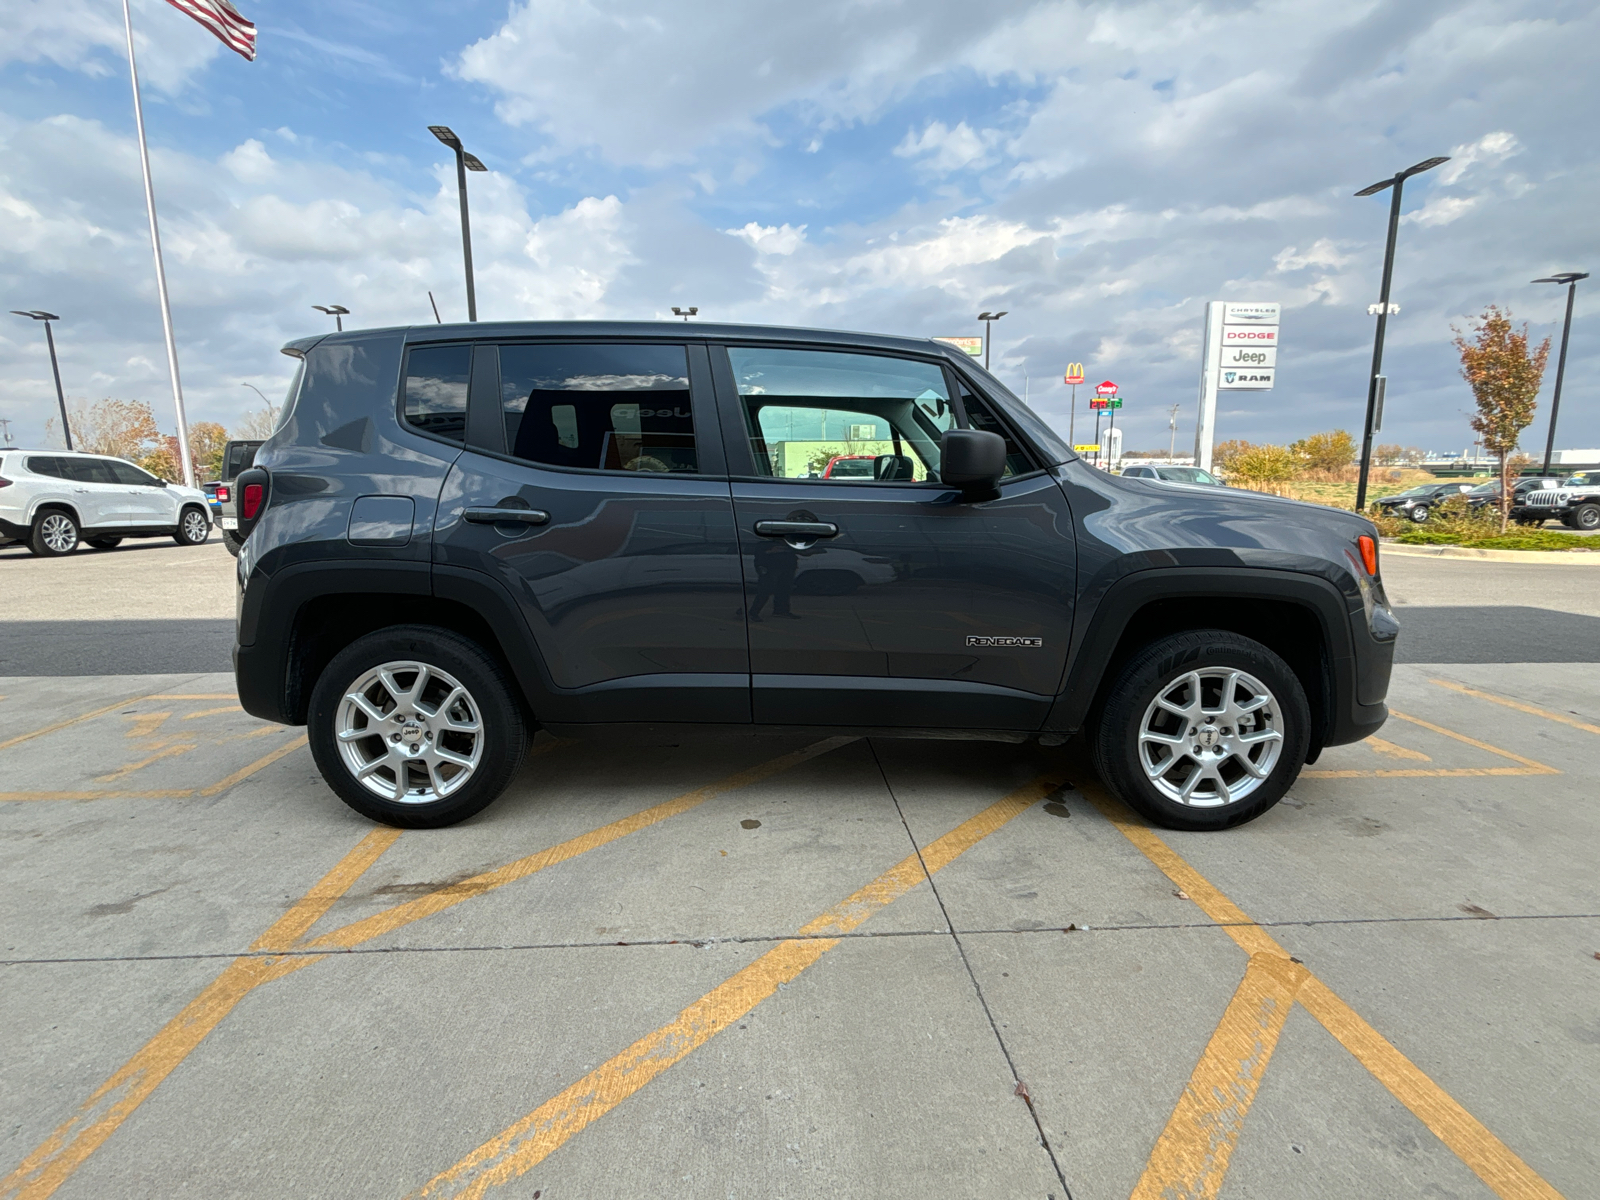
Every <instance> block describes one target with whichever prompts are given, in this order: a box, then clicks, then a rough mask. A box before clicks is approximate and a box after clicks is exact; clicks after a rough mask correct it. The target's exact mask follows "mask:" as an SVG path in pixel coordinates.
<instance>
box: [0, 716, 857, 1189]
mask: <svg viewBox="0 0 1600 1200" xmlns="http://www.w3.org/2000/svg"><path fill="white" fill-rule="evenodd" d="M303 740H304V739H303V738H301V739H297V741H303ZM855 740H857V739H855V738H853V737H836V738H828V739H826V740H824V741H820V742H817V743H815V744H813V745H811V746H807V747H805V748H804V749H801V750H797V751H795V752H794V753H792V754H785V755H783V756H781V757H779V758H775V759H770V760H769V761H767V762H764V763H761V764H759V765H757V766H754V767H751V768H749V769H748V770H745V771H740V772H738V773H737V774H735V775H730V776H728V777H727V778H726V779H723V780H720V781H718V782H717V783H713V784H710V785H708V786H706V787H703V788H698V789H696V790H695V791H693V792H688V793H686V794H685V795H683V796H680V797H678V798H677V799H676V800H669V801H666V802H665V803H663V804H658V805H656V806H655V807H654V808H649V809H645V810H644V812H643V813H637V814H635V816H634V817H632V818H624V819H623V820H622V821H614V822H612V823H611V824H610V825H606V826H602V827H601V828H600V829H598V830H595V831H593V832H592V833H590V834H586V835H584V836H582V837H579V838H573V839H572V840H571V841H567V842H563V843H562V844H561V845H560V846H557V847H553V848H552V850H550V851H543V852H541V853H540V854H534V855H529V856H528V857H527V858H523V859H519V860H517V862H515V863H512V864H510V866H509V867H505V868H502V869H501V871H500V872H494V871H491V872H488V873H486V874H485V875H479V876H476V877H474V879H469V880H466V881H464V882H463V883H458V884H450V885H447V886H445V887H442V888H439V889H438V890H437V891H434V892H430V893H428V894H427V895H425V896H419V897H418V898H417V899H416V900H413V901H410V902H409V903H406V904H400V905H396V906H395V907H394V908H391V909H386V910H385V911H384V912H381V913H378V914H375V916H373V917H369V918H367V919H366V920H364V921H357V922H355V923H354V924H352V925H347V926H345V927H343V928H342V929H336V930H334V931H333V932H332V933H330V934H326V935H324V936H323V937H321V938H318V939H316V940H315V941H312V942H309V943H307V942H304V941H302V940H301V939H303V938H304V937H305V935H306V934H307V933H308V932H310V930H311V927H312V926H313V925H315V924H316V922H317V921H318V920H320V919H321V918H322V917H323V916H324V915H325V914H326V913H327V911H328V909H329V908H330V907H331V906H332V905H333V902H334V901H335V900H337V899H339V897H340V896H343V895H344V894H345V892H347V891H348V890H349V889H350V887H351V886H352V885H353V884H354V883H355V881H356V879H357V878H358V877H359V876H360V875H361V873H362V871H365V870H366V869H367V867H368V866H370V865H371V864H372V863H373V862H376V861H377V858H378V856H379V855H380V854H382V853H383V851H384V850H387V849H388V848H389V846H391V845H393V844H394V841H395V839H396V838H398V837H399V836H400V831H399V830H397V829H377V830H374V831H373V832H372V833H370V834H368V835H367V837H366V838H365V839H363V840H362V842H361V843H360V845H358V846H357V847H356V848H355V849H354V850H352V851H351V852H350V854H348V855H346V856H345V858H344V859H343V860H342V861H341V862H340V864H339V865H338V866H337V867H335V868H334V869H333V871H331V872H329V874H328V875H327V876H326V877H324V878H323V880H322V881H321V882H320V883H318V884H317V886H316V887H315V888H313V889H312V890H311V891H310V892H308V893H307V894H306V895H305V896H304V897H303V898H302V899H301V900H300V901H298V902H297V903H296V904H295V905H294V906H293V907H292V908H290V910H289V911H288V912H287V913H285V914H284V915H283V916H282V917H280V918H279V919H278V920H277V921H276V922H274V923H273V925H272V927H271V928H270V929H268V930H267V932H266V933H264V934H262V935H261V937H259V938H257V939H256V940H255V942H253V943H252V944H251V947H250V949H251V950H253V951H255V952H257V954H260V952H261V951H272V950H290V949H300V948H303V947H306V946H320V945H325V944H333V945H338V946H342V947H346V948H348V947H353V946H357V945H359V944H360V943H362V942H364V941H368V940H370V939H371V938H374V937H378V936H380V935H381V934H384V933H387V932H390V931H391V930H393V929H398V928H400V927H401V926H403V925H407V924H410V923H411V922H412V921H419V920H421V919H422V918H423V917H425V916H428V915H430V914H431V913H434V912H439V911H442V910H443V909H446V908H449V907H450V906H451V905H453V904H458V903H460V901H462V900H465V899H468V898H469V897H471V896H475V895H483V894H484V893H485V892H488V891H492V890H493V889H494V888H496V887H500V886H503V885H504V884H506V883H510V882H511V881H512V880H513V879H521V878H525V877H526V876H528V875H531V874H533V873H534V872H535V871H539V870H542V869H543V868H544V867H547V866H550V865H552V864H553V863H556V862H564V861H566V860H567V859H569V858H573V857H576V856H577V855H578V854H581V853H583V852H584V850H591V849H594V848H596V847H598V846H603V845H605V844H606V843H608V842H611V841H615V840H616V839H617V838H618V837H621V836H623V834H624V833H631V832H633V830H634V829H643V828H645V827H646V826H648V825H653V824H655V823H657V822H658V821H662V820H665V819H666V818H667V817H669V816H672V815H673V814H674V813H676V812H685V811H687V810H688V809H691V808H694V807H695V806H696V805H698V804H701V803H704V802H705V801H706V800H709V799H710V798H711V797H713V796H717V795H721V794H722V793H723V792H725V791H729V790H731V789H732V788H733V787H744V786H746V785H748V784H750V783H754V782H757V781H759V780H762V779H765V778H767V777H768V776H770V775H775V774H777V773H778V772H779V771H783V770H787V769H788V768H789V767H792V766H796V765H798V764H799V763H801V762H804V761H806V760H807V759H810V758H814V757H816V756H817V755H819V754H825V753H827V752H828V751H830V750H836V749H838V748H839V747H840V746H843V745H847V744H849V743H850V742H853V741H855ZM561 744H563V743H561V742H560V741H556V740H552V741H551V742H549V743H547V744H546V745H545V749H546V750H548V749H553V748H554V747H555V746H558V745H561ZM293 748H294V747H293V746H288V747H284V748H283V752H284V753H287V751H288V750H292V749H293ZM535 749H538V747H537V746H536V747H535ZM269 757H271V756H269ZM255 765H256V766H258V767H259V766H264V765H265V763H264V762H262V763H258V764H255ZM184 794H185V795H192V794H193V793H192V792H186V793H184ZM668 810H670V811H668ZM649 814H655V815H653V816H652V817H651V819H648V820H640V818H643V817H646V816H647V815H649ZM624 827H626V828H624ZM607 833H609V836H597V835H602V834H607ZM579 847H581V848H579ZM363 848H365V849H363ZM555 851H564V853H561V854H559V855H555V856H553V857H552V855H554V852H555ZM363 856H365V857H364V859H363ZM363 861H364V865H362V866H361V867H360V869H359V870H356V869H355V867H356V864H357V863H359V862H363ZM513 868H517V870H515V871H514V872H513V873H510V874H506V875H504V877H501V876H502V872H510V871H512V869H513ZM351 872H353V873H351ZM491 879H493V880H494V882H492V883H490V884H488V885H485V884H484V882H483V881H486V880H491ZM475 883H476V884H478V886H477V887H476V888H474V889H473V890H469V891H466V892H464V893H461V892H460V889H462V888H468V887H469V886H470V885H473V884H475ZM458 893H460V894H458ZM429 901H434V903H432V904H429V903H428V902H429ZM326 957H328V956H327V955H326V954H297V955H293V956H286V957H272V956H261V957H242V958H238V959H235V960H234V961H233V962H232V963H230V964H229V965H228V966H227V967H226V968H225V969H224V970H223V972H222V974H221V975H219V976H218V977H217V978H216V979H215V980H213V981H212V982H211V983H210V984H209V985H208V986H207V987H206V988H205V990H204V991H202V992H201V993H200V995H198V996H196V997H195V999H194V1000H192V1001H191V1002H190V1003H189V1004H188V1006H187V1007H185V1008H184V1010H183V1011H182V1012H180V1013H179V1014H178V1015H177V1016H176V1017H174V1018H173V1019H172V1020H171V1021H170V1022H168V1023H167V1025H166V1027H165V1028H164V1029H163V1030H162V1031H161V1032H160V1033H158V1034H157V1035H156V1036H155V1037H154V1038H152V1039H151V1041H150V1042H149V1043H147V1044H146V1045H145V1047H144V1048H143V1049H142V1050H140V1051H139V1053H138V1054H136V1055H134V1057H133V1058H132V1059H130V1060H129V1061H128V1062H127V1063H126V1064H125V1065H124V1066H123V1067H122V1069H121V1070H119V1071H118V1072H117V1073H116V1074H115V1075H113V1076H112V1077H111V1078H110V1079H109V1080H107V1081H106V1082H105V1083H104V1084H103V1085H101V1087H100V1089H99V1090H98V1091H97V1092H95V1094H94V1095H93V1096H91V1097H90V1098H89V1099H88V1100H87V1101H85V1103H84V1105H83V1107H82V1109H80V1110H79V1112H78V1115H77V1116H75V1117H73V1118H72V1119H71V1120H69V1121H67V1122H66V1123H65V1124H64V1125H62V1126H61V1127H60V1128H59V1129H57V1130H56V1132H55V1133H53V1134H52V1135H51V1136H50V1137H49V1138H48V1139H46V1140H45V1142H44V1143H43V1144H42V1145H41V1146H39V1148H38V1149H36V1150H35V1151H34V1152H33V1153H32V1154H30V1155H29V1156H28V1157H27V1158H26V1159H24V1160H23V1162H22V1164H21V1165H20V1166H19V1167H17V1169H16V1170H15V1171H13V1172H12V1173H11V1174H10V1175H8V1176H6V1178H5V1179H4V1180H0V1200H44V1198H45V1197H47V1196H49V1195H51V1194H52V1193H53V1192H54V1191H55V1190H56V1188H58V1187H60V1186H61V1184H62V1183H64V1182H65V1181H66V1179H67V1178H68V1177H69V1176H70V1175H71V1174H72V1172H73V1171H75V1170H77V1168H78V1167H79V1166H80V1165H82V1163H83V1162H84V1160H86V1159H87V1158H88V1157H89V1155H91V1154H93V1153H94V1151H95V1150H96V1149H97V1148H98V1147H99V1146H100V1144H101V1143H102V1142H104V1141H105V1140H106V1138H108V1137H110V1136H111V1134H112V1133H114V1132H115V1131H116V1128H117V1126H118V1125H120V1124H121V1123H122V1122H123V1121H124V1120H125V1119H126V1118H127V1116H128V1114H129V1113H131V1112H132V1111H133V1110H134V1109H135V1108H137V1107H138V1106H139V1104H140V1103H142V1102H143V1101H144V1099H145V1097H147V1096H149V1095H150V1093H151V1092H153V1091H155V1089H156V1087H157V1086H158V1085H159V1084H160V1083H161V1081H162V1080H163V1079H165V1078H166V1077H167V1076H168V1075H169V1074H171V1073H172V1071H173V1070H174V1069H175V1068H176V1067H177V1066H178V1064H179V1063H181V1062H182V1061H183V1060H184V1058H186V1057H187V1056H188V1055H189V1053H190V1052H191V1051H193V1050H194V1049H195V1047H197V1046H198V1045H199V1044H200V1043H201V1042H202V1041H204V1040H205V1038H206V1036H207V1035H208V1034H209V1033H210V1032H211V1031H212V1030H213V1029H215V1028H216V1027H217V1025H218V1024H219V1023H221V1021H222V1019H223V1018H224V1017H226V1016H227V1015H228V1014H229V1013H230V1012H232V1011H233V1009H234V1008H235V1007H236V1006H237V1005H238V1003H239V1001H241V1000H243V999H244V997H245V996H246V995H247V994H249V992H251V991H252V990H253V989H255V988H257V987H259V986H261V985H262V984H263V983H270V982H271V981H272V980H274V979H281V978H282V977H283V976H285V975H288V974H291V973H292V972H294V971H298V970H300V969H301V968H302V967H309V966H310V965H311V964H312V963H315V962H321V961H322V960H323V959H324V958H326Z"/></svg>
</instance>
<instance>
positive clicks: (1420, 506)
mask: <svg viewBox="0 0 1600 1200" xmlns="http://www.w3.org/2000/svg"><path fill="white" fill-rule="evenodd" d="M1472 488H1473V485H1472V484H1470V483H1463V482H1462V481H1461V480H1459V479H1453V480H1450V481H1448V482H1445V483H1424V484H1419V485H1418V486H1416V487H1414V488H1407V489H1406V490H1405V491H1403V492H1396V493H1395V494H1394V495H1393V496H1384V497H1382V498H1381V499H1379V500H1376V501H1374V503H1375V504H1377V506H1378V509H1379V511H1380V512H1382V513H1383V515H1384V516H1386V517H1408V518H1410V519H1411V520H1413V521H1415V522H1416V523H1417V524H1419V525H1420V524H1422V522H1424V521H1426V520H1427V519H1428V514H1429V513H1431V512H1432V511H1433V510H1434V508H1435V506H1437V505H1438V504H1439V503H1440V502H1441V501H1443V500H1445V499H1448V498H1449V497H1451V496H1459V495H1463V494H1464V493H1466V492H1470V491H1471V490H1472Z"/></svg>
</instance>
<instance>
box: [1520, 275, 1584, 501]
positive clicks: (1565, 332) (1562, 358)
mask: <svg viewBox="0 0 1600 1200" xmlns="http://www.w3.org/2000/svg"><path fill="white" fill-rule="evenodd" d="M1587 278H1589V272H1587V271H1562V272H1560V273H1559V274H1556V275H1546V276H1545V277H1544V278H1543V279H1535V280H1534V281H1533V282H1535V283H1564V284H1566V285H1567V319H1566V323H1565V324H1563V325H1562V326H1561V353H1560V354H1559V355H1558V356H1557V357H1556V390H1555V393H1554V394H1553V395H1552V396H1551V397H1550V432H1549V434H1548V435H1547V436H1546V437H1545V440H1544V471H1543V474H1545V475H1548V474H1550V458H1551V456H1552V455H1553V454H1554V453H1555V449H1556V417H1557V415H1559V414H1560V412H1561V381H1562V379H1563V378H1565V377H1566V374H1567V339H1568V338H1569V337H1571V336H1572V301H1573V299H1574V298H1575V297H1576V296H1577V294H1578V280H1580V279H1587Z"/></svg>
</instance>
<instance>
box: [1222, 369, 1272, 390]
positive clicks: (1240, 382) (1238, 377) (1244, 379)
mask: <svg viewBox="0 0 1600 1200" xmlns="http://www.w3.org/2000/svg"><path fill="white" fill-rule="evenodd" d="M1274 374H1275V372H1274V371H1273V370H1272V369H1271V368H1270V367H1263V368H1260V369H1255V370H1242V369H1241V370H1234V369H1232V368H1230V367H1223V368H1222V374H1221V375H1220V377H1219V378H1218V379H1217V386H1218V387H1219V388H1223V389H1224V390H1226V389H1230V388H1231V389H1233V390H1234V391H1265V390H1268V389H1270V388H1271V387H1272V376H1273V375H1274Z"/></svg>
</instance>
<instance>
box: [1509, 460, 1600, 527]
mask: <svg viewBox="0 0 1600 1200" xmlns="http://www.w3.org/2000/svg"><path fill="white" fill-rule="evenodd" d="M1519 511H1521V512H1522V513H1525V514H1526V517H1527V523H1528V524H1543V523H1544V521H1545V520H1546V519H1547V518H1549V517H1556V518H1557V519H1559V520H1560V522H1561V523H1562V524H1563V525H1565V526H1567V528H1569V529H1581V530H1584V531H1585V532H1588V531H1591V530H1595V529H1600V471H1579V472H1578V473H1577V474H1575V475H1569V476H1568V477H1567V478H1566V479H1564V480H1562V481H1561V485H1560V486H1559V487H1553V488H1540V489H1538V490H1536V491H1531V492H1529V493H1528V495H1527V499H1526V501H1525V503H1524V505H1523V507H1522V509H1521V510H1519Z"/></svg>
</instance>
